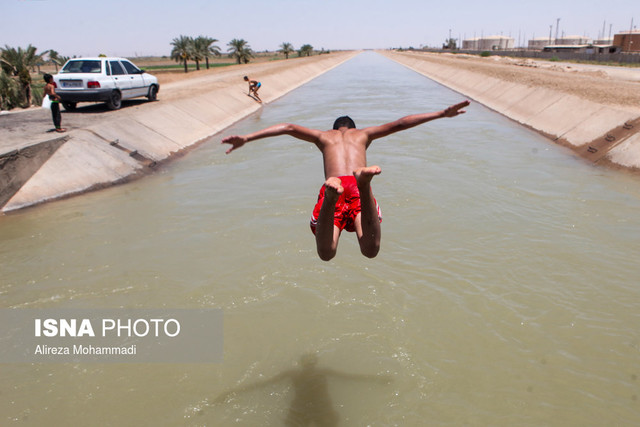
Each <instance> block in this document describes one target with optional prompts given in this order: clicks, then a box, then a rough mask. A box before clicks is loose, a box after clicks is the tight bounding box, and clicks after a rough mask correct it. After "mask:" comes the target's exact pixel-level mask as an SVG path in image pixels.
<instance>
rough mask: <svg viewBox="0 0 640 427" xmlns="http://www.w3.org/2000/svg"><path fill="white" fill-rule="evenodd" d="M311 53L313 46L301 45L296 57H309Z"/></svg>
mask: <svg viewBox="0 0 640 427" xmlns="http://www.w3.org/2000/svg"><path fill="white" fill-rule="evenodd" d="M311 52H313V46H311V45H310V44H303V45H302V46H300V50H299V51H298V56H311Z"/></svg>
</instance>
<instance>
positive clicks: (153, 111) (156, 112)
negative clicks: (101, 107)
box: [0, 52, 358, 212]
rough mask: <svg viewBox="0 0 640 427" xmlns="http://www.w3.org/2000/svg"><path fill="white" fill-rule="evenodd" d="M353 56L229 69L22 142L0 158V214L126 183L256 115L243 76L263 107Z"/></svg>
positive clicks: (341, 54) (342, 54)
mask: <svg viewBox="0 0 640 427" xmlns="http://www.w3.org/2000/svg"><path fill="white" fill-rule="evenodd" d="M357 53H358V52H338V53H332V54H330V55H321V56H314V57H309V58H296V59H290V60H286V61H274V62H269V63H259V64H248V65H245V66H234V67H229V69H228V70H222V71H219V72H215V73H211V74H207V75H204V76H201V77H195V78H193V79H184V80H181V81H178V82H175V83H169V84H167V85H166V86H165V85H163V86H162V87H161V93H160V100H159V101H158V102H154V103H140V104H139V105H137V106H134V107H127V108H123V109H122V110H119V111H114V112H109V113H106V114H103V115H102V116H104V118H103V119H100V120H95V122H94V123H91V124H89V125H87V126H81V127H79V128H71V130H70V131H69V132H68V133H67V134H66V135H65V137H64V138H62V139H61V138H57V139H53V138H49V139H48V140H45V141H38V142H37V143H33V142H29V143H25V146H24V147H20V148H18V149H16V150H13V151H10V152H7V153H5V154H0V169H4V171H5V174H4V176H1V175H0V180H1V182H0V188H2V190H3V192H2V197H3V199H2V200H0V207H1V208H2V212H9V211H13V210H16V209H21V208H24V207H27V206H33V205H36V204H39V203H43V202H46V201H50V200H54V199H59V198H63V197H69V196H71V195H75V194H80V193H84V192H87V191H91V190H94V189H99V188H103V187H106V186H110V185H114V184H117V183H121V182H125V181H128V180H130V179H132V178H135V177H137V176H140V175H141V174H144V173H146V172H148V171H149V170H151V168H152V167H153V166H154V165H156V164H157V162H160V161H165V160H167V159H169V158H171V157H173V156H175V155H176V154H177V153H179V152H180V151H182V150H185V149H187V148H188V147H190V146H193V145H195V144H197V143H198V142H201V141H203V140H205V139H207V138H210V137H211V136H213V135H215V134H216V133H218V132H220V131H222V130H223V129H225V128H227V127H228V126H230V125H232V124H233V123H235V122H237V121H239V120H241V119H243V118H244V117H246V116H248V115H250V114H251V113H253V112H255V111H257V110H258V109H259V108H263V106H264V104H262V105H261V104H258V103H257V102H256V101H254V100H253V99H252V98H250V97H248V96H247V84H246V82H244V81H243V80H242V76H244V75H249V76H255V78H257V79H259V80H260V81H261V82H262V83H263V87H262V88H261V90H260V96H261V97H262V100H263V102H264V103H265V104H268V103H269V102H271V101H273V100H275V99H277V98H279V97H281V96H283V95H285V94H286V93H288V92H290V91H292V90H293V89H295V88H297V87H299V86H301V85H303V84H304V83H307V82H309V81H310V80H312V79H314V78H315V77H317V76H319V75H321V74H323V73H325V72H326V71H329V70H330V69H332V68H334V67H336V66H338V65H340V64H341V63H343V62H345V61H347V60H348V59H350V58H352V57H353V56H354V55H356V54H357ZM267 108H268V107H267ZM75 114H79V113H75ZM68 117H73V116H67V115H65V119H64V120H65V122H64V124H65V125H68V124H69V123H70V122H73V118H71V119H70V120H67V118H68ZM23 137H24V139H25V140H28V139H29V138H30V135H26V134H25V135H24V136H23ZM31 139H33V138H32V136H31ZM37 147H40V148H37ZM33 153H38V154H37V155H34V154H33Z"/></svg>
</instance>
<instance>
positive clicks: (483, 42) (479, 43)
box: [462, 36, 515, 50]
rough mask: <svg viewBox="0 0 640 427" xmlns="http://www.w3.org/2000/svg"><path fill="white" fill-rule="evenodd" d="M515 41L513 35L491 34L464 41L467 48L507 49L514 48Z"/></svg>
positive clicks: (463, 46)
mask: <svg viewBox="0 0 640 427" xmlns="http://www.w3.org/2000/svg"><path fill="white" fill-rule="evenodd" d="M514 44H515V41H514V40H513V38H511V37H505V36H489V37H475V38H472V39H466V40H463V41H462V48H463V49H465V50H507V49H513V45H514Z"/></svg>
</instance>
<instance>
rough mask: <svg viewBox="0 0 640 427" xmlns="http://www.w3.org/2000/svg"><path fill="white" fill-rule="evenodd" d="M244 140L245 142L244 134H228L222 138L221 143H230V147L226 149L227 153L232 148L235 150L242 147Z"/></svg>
mask: <svg viewBox="0 0 640 427" xmlns="http://www.w3.org/2000/svg"><path fill="white" fill-rule="evenodd" d="M246 142H247V138H245V137H244V136H238V135H232V136H228V137H226V138H224V139H223V140H222V144H229V145H231V148H229V149H228V150H227V151H226V153H227V154H229V153H230V152H232V151H233V150H236V149H238V148H240V147H242V146H243V145H244V144H245V143H246Z"/></svg>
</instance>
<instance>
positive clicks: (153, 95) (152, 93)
mask: <svg viewBox="0 0 640 427" xmlns="http://www.w3.org/2000/svg"><path fill="white" fill-rule="evenodd" d="M147 99H148V100H149V101H155V100H156V99H158V86H156V85H152V86H150V87H149V94H148V95H147Z"/></svg>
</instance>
